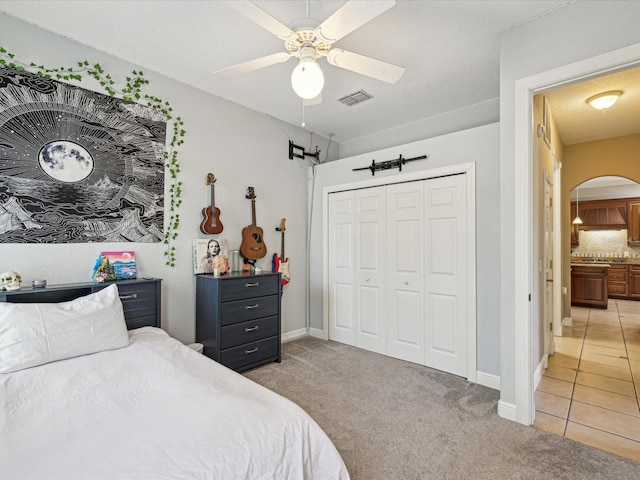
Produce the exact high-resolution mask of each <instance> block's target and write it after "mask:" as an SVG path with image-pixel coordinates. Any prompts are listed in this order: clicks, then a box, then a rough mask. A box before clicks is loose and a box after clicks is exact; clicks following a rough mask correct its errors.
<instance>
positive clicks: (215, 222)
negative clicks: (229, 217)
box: [200, 173, 224, 235]
mask: <svg viewBox="0 0 640 480" xmlns="http://www.w3.org/2000/svg"><path fill="white" fill-rule="evenodd" d="M215 183H216V177H215V175H213V173H209V174H207V185H211V203H210V205H209V206H208V207H206V208H203V209H202V217H203V218H202V223H200V231H201V232H202V233H207V234H209V235H216V234H218V233H221V232H222V229H223V228H224V227H223V226H222V222H221V221H220V209H219V208H218V207H216V193H215V187H214V184H215Z"/></svg>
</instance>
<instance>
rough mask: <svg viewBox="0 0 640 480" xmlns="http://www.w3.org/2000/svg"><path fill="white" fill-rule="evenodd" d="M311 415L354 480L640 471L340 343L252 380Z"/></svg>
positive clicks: (485, 395)
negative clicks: (325, 433)
mask: <svg viewBox="0 0 640 480" xmlns="http://www.w3.org/2000/svg"><path fill="white" fill-rule="evenodd" d="M245 375H246V376H247V377H248V378H251V379H252V380H254V381H256V382H258V383H260V384H262V385H264V386H266V387H268V388H270V389H271V390H274V391H276V392H278V393H279V394H281V395H282V396H284V397H286V398H289V399H290V400H293V401H294V402H296V403H297V404H299V405H300V406H301V407H303V408H304V409H305V410H306V411H307V412H308V413H309V414H310V415H311V416H312V417H313V418H314V419H315V420H316V421H317V422H318V424H320V426H321V427H322V428H323V429H324V430H325V431H326V432H327V434H328V435H329V437H331V439H332V440H333V442H334V443H335V445H336V447H337V448H338V450H339V451H340V454H341V455H342V458H343V459H344V461H345V464H346V465H347V469H348V470H349V473H350V474H351V478H352V480H418V479H420V480H422V479H431V478H433V479H552V480H556V479H590V480H591V479H616V480H620V479H632V478H633V479H635V478H638V479H640V464H639V463H635V462H632V461H630V460H627V459H624V458H621V457H618V456H616V455H612V454H609V453H606V452H603V451H600V450H596V449H593V448H591V447H588V446H585V445H582V444H579V443H577V442H574V441H572V440H569V439H567V438H563V437H560V436H557V435H553V434H551V433H548V432H545V431H542V430H539V429H536V428H534V427H526V426H523V425H520V424H517V423H515V422H511V421H508V420H505V419H502V418H500V417H498V415H497V413H496V409H497V403H498V399H499V394H498V392H497V391H495V390H492V389H489V388H486V387H482V386H479V385H475V384H471V383H468V382H467V381H466V380H465V379H462V378H460V377H456V376H454V375H449V374H447V373H443V372H440V371H437V370H433V369H430V368H427V367H424V366H420V365H416V364H412V363H408V362H403V361H401V360H396V359H393V358H390V357H386V356H383V355H378V354H375V353H372V352H368V351H365V350H361V349H358V348H355V347H350V346H348V345H343V344H340V343H336V342H330V341H329V342H327V341H323V340H318V339H315V338H310V337H307V338H304V339H301V340H296V341H293V342H289V343H286V344H284V345H283V356H282V363H279V364H278V363H270V364H267V365H264V366H262V367H259V368H255V369H253V370H250V371H248V372H245Z"/></svg>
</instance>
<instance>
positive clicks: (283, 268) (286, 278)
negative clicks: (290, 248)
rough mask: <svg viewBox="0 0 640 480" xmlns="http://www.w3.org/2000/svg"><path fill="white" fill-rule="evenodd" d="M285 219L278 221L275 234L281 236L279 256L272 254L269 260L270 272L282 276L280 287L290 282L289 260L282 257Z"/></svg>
mask: <svg viewBox="0 0 640 480" xmlns="http://www.w3.org/2000/svg"><path fill="white" fill-rule="evenodd" d="M286 221H287V219H286V218H283V219H282V220H280V226H279V227H278V228H276V231H277V232H280V234H281V235H282V241H281V244H280V245H281V246H280V256H279V257H278V254H277V253H274V254H273V260H271V270H272V271H273V272H280V273H281V274H282V275H281V277H282V285H286V284H287V283H289V282H290V281H291V274H290V273H289V259H288V258H286V257H285V256H284V231H285V230H286V229H285V226H284V224H285V222H286Z"/></svg>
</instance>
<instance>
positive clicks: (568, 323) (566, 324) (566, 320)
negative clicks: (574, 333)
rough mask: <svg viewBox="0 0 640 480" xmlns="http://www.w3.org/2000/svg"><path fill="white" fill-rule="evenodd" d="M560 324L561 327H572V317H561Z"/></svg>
mask: <svg viewBox="0 0 640 480" xmlns="http://www.w3.org/2000/svg"><path fill="white" fill-rule="evenodd" d="M562 326H563V327H572V326H573V318H571V317H564V318H563V319H562Z"/></svg>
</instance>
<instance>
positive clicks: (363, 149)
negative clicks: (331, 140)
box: [340, 98, 500, 158]
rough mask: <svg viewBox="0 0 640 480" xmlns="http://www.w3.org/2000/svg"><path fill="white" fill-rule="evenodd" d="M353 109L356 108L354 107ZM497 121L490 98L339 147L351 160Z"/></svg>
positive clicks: (496, 109) (495, 107)
mask: <svg viewBox="0 0 640 480" xmlns="http://www.w3.org/2000/svg"><path fill="white" fill-rule="evenodd" d="M353 108H357V105H356V106H354V107H353ZM499 120H500V99H499V98H493V99H491V100H487V101H486V102H482V103H477V104H475V105H469V106H468V107H465V108H461V109H460V110H455V111H453V112H447V113H443V114H442V115H437V116H435V117H429V118H425V119H422V120H420V121H418V122H414V123H408V124H406V125H402V126H399V127H396V128H392V129H390V130H386V131H384V132H376V133H375V134H372V135H368V136H366V137H360V138H356V139H353V140H349V141H347V142H342V143H341V144H340V156H341V157H342V158H347V157H353V156H354V155H360V154H361V153H367V152H375V151H378V150H382V149H383V148H389V147H393V146H395V145H404V144H406V143H411V142H416V141H419V140H424V139H426V138H432V137H439V136H441V135H446V134H447V133H453V132H459V131H460V130H467V129H470V128H474V127H479V126H482V125H488V124H490V123H495V122H497V121H499Z"/></svg>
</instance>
